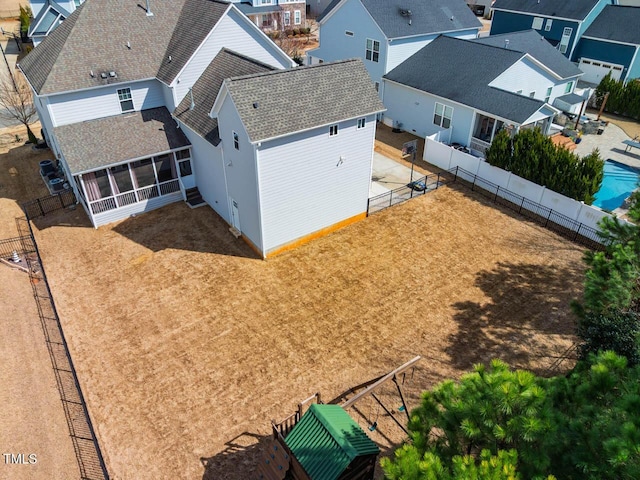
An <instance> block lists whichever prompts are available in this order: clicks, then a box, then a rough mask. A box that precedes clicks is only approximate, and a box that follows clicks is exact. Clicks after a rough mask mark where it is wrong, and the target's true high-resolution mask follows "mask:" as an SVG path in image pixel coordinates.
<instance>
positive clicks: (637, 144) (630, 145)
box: [622, 137, 640, 152]
mask: <svg viewBox="0 0 640 480" xmlns="http://www.w3.org/2000/svg"><path fill="white" fill-rule="evenodd" d="M637 140H638V137H634V139H633V140H623V141H622V143H624V144H625V145H626V147H625V149H624V151H625V152H628V151H630V150H631V149H632V148H640V142H639V141H637Z"/></svg>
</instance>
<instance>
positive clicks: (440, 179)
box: [367, 172, 454, 215]
mask: <svg viewBox="0 0 640 480" xmlns="http://www.w3.org/2000/svg"><path fill="white" fill-rule="evenodd" d="M453 179H454V175H453V174H451V173H449V172H444V173H434V174H431V175H427V176H425V177H420V178H418V179H416V180H415V181H414V182H413V186H412V184H407V185H403V186H402V187H399V188H396V189H394V190H389V191H388V192H385V193H383V194H381V195H377V196H375V197H371V198H370V199H369V200H368V202H367V215H371V214H372V213H375V212H379V211H380V210H384V209H385V208H388V207H391V206H393V205H397V204H398V203H402V202H406V201H407V200H410V199H412V198H414V197H419V196H420V195H424V194H425V193H427V192H431V191H432V190H437V189H438V187H439V186H441V185H444V184H446V183H448V182H450V181H453Z"/></svg>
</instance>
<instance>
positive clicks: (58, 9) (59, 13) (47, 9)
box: [27, 0, 84, 46]
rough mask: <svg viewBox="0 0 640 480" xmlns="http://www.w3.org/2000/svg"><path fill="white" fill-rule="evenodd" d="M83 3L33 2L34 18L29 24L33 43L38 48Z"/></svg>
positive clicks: (77, 0)
mask: <svg viewBox="0 0 640 480" xmlns="http://www.w3.org/2000/svg"><path fill="white" fill-rule="evenodd" d="M83 2H84V0H61V1H60V2H54V1H53V0H44V1H43V0H33V1H31V2H30V5H31V14H32V15H33V18H32V19H31V23H30V24H29V31H28V33H27V35H28V36H29V38H31V40H32V41H33V45H34V46H38V44H39V43H40V42H41V41H42V40H43V39H44V38H45V37H46V36H47V35H49V34H50V33H51V32H53V31H54V30H55V29H56V28H57V27H58V25H60V24H61V23H62V22H63V21H64V20H65V19H66V18H67V17H68V16H69V15H71V12H73V11H74V10H75V9H76V8H78V7H79V6H80V4H81V3H83Z"/></svg>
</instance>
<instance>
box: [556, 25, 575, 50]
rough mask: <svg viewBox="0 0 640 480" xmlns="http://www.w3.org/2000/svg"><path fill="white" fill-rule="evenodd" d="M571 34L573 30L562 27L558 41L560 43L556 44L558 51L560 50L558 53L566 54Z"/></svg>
mask: <svg viewBox="0 0 640 480" xmlns="http://www.w3.org/2000/svg"><path fill="white" fill-rule="evenodd" d="M572 34H573V28H571V27H564V30H562V38H561V39H560V43H559V44H558V50H560V53H567V48H568V47H569V42H570V41H571V35H572Z"/></svg>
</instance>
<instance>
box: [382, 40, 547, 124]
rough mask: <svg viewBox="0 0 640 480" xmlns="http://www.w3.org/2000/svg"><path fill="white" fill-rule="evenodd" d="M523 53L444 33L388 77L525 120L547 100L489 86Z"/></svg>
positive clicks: (471, 105)
mask: <svg viewBox="0 0 640 480" xmlns="http://www.w3.org/2000/svg"><path fill="white" fill-rule="evenodd" d="M522 56H523V54H522V53H521V52H516V51H514V50H506V49H504V48H498V47H494V46H491V45H484V44H481V43H476V42H472V41H468V40H460V39H457V38H451V37H446V36H440V37H438V38H436V39H435V40H434V41H433V42H431V43H430V44H429V45H427V46H426V47H424V48H422V49H421V50H419V51H418V52H417V53H415V54H414V55H412V56H411V57H409V58H408V59H407V60H405V61H404V62H402V63H401V64H400V65H398V66H397V67H396V68H394V69H393V70H391V71H390V72H389V73H388V74H386V75H385V76H384V78H387V79H389V80H392V81H394V82H398V83H401V84H403V85H408V86H410V87H413V88H416V89H418V90H421V91H423V92H428V93H431V94H433V95H437V96H439V97H442V98H447V99H449V100H452V101H454V102H458V103H462V104H463V105H467V106H469V107H473V108H476V109H478V110H482V111H484V112H487V113H491V114H493V115H496V116H499V117H502V118H504V119H507V120H511V121H513V122H516V123H519V124H522V122H524V121H525V120H527V119H528V118H529V117H531V115H533V114H534V113H535V112H537V111H538V110H539V109H540V108H541V107H543V106H544V102H542V101H540V100H535V99H533V98H529V97H525V96H523V95H517V94H515V93H511V92H505V91H504V90H499V89H497V88H494V87H490V86H489V83H491V81H493V80H494V79H495V78H496V77H497V76H498V75H500V74H501V73H502V72H504V71H505V70H506V69H507V68H509V67H511V66H512V65H513V64H514V63H516V62H517V61H518V60H519V59H520V58H522ZM434 65H436V66H437V68H434Z"/></svg>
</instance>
